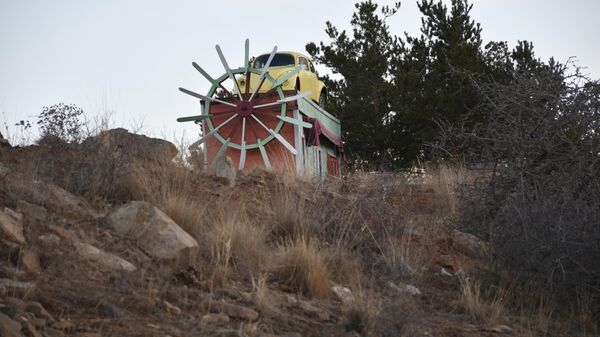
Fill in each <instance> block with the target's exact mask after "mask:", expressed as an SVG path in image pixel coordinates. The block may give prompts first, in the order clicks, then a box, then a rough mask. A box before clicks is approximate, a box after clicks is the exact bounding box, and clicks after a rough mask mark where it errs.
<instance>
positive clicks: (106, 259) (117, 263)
mask: <svg viewBox="0 0 600 337" xmlns="http://www.w3.org/2000/svg"><path fill="white" fill-rule="evenodd" d="M75 250H76V251H77V254H79V257H80V258H81V259H83V260H88V261H93V262H95V263H96V264H98V265H100V266H102V267H105V268H107V269H110V270H115V271H128V272H133V271H135V270H136V268H135V266H134V265H133V264H131V263H130V262H128V261H126V260H124V259H122V258H120V257H118V256H116V255H113V254H110V253H107V252H105V251H103V250H101V249H99V248H96V247H94V246H92V245H90V244H87V243H82V242H76V243H75Z"/></svg>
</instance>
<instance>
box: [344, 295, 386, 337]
mask: <svg viewBox="0 0 600 337" xmlns="http://www.w3.org/2000/svg"><path fill="white" fill-rule="evenodd" d="M380 305H381V302H380V300H378V299H377V297H376V294H375V293H374V292H373V291H369V290H368V289H366V288H363V287H361V286H360V285H359V286H357V287H355V289H354V291H353V293H352V299H351V300H350V301H347V302H345V303H344V304H343V305H342V313H343V315H344V317H345V320H346V321H345V326H346V330H349V331H356V332H358V333H360V334H363V335H365V336H376V334H377V328H378V326H377V324H378V321H377V320H378V318H380V317H379V313H380V310H379V308H380Z"/></svg>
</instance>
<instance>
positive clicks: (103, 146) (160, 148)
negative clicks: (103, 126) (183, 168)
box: [81, 128, 177, 164]
mask: <svg viewBox="0 0 600 337" xmlns="http://www.w3.org/2000/svg"><path fill="white" fill-rule="evenodd" d="M81 146H82V149H83V150H84V152H88V153H96V154H110V156H111V157H112V158H120V159H125V158H130V159H132V158H135V159H141V160H152V159H162V158H166V159H168V160H170V159H172V158H173V157H175V156H176V155H177V148H176V147H175V145H173V144H172V143H170V142H168V141H166V140H163V139H158V138H151V137H147V136H144V135H137V134H133V133H130V132H128V131H127V130H126V129H123V128H117V129H112V130H107V131H103V132H101V133H100V134H98V135H97V136H96V137H90V138H88V139H86V140H85V141H84V142H83V143H82V144H81ZM123 164H126V162H124V163H123Z"/></svg>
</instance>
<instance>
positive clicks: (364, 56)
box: [306, 0, 400, 167]
mask: <svg viewBox="0 0 600 337" xmlns="http://www.w3.org/2000/svg"><path fill="white" fill-rule="evenodd" d="M355 6H356V9H357V12H355V13H354V15H353V16H352V20H351V21H350V23H351V25H352V33H350V34H349V33H347V32H346V31H342V32H339V31H338V29H337V28H335V27H334V26H333V25H332V24H331V22H327V29H326V33H327V35H328V36H329V37H330V38H331V43H330V44H328V45H325V44H324V43H323V42H321V43H320V45H319V46H317V45H316V44H315V43H308V44H307V45H306V50H307V51H308V53H309V54H310V55H311V56H312V57H313V58H314V59H315V60H316V61H317V62H319V63H321V64H324V65H326V66H328V67H329V68H330V69H331V70H332V71H333V73H334V74H335V75H341V78H339V79H337V77H338V76H334V77H326V78H325V82H326V84H327V86H328V88H329V96H330V97H329V101H328V102H329V104H328V106H327V109H328V111H330V112H332V113H334V114H335V115H337V116H338V117H339V118H340V120H341V122H342V125H343V128H342V130H343V133H344V139H345V141H346V144H345V146H346V149H347V153H348V155H349V157H350V158H351V159H353V160H354V163H355V164H358V165H365V166H369V167H381V166H382V165H387V164H388V163H389V162H390V160H391V159H392V158H393V157H394V154H393V153H391V152H390V151H391V150H392V147H391V146H390V145H391V144H390V141H389V137H388V136H389V133H390V131H391V128H392V127H393V126H392V125H391V124H390V123H389V120H390V113H391V107H392V104H391V92H392V90H393V87H392V86H391V83H390V82H389V80H388V79H389V76H390V74H389V60H390V59H391V52H392V50H393V46H394V45H395V44H396V38H395V37H393V36H392V35H391V34H390V32H389V27H388V25H387V24H386V19H387V18H389V17H390V16H392V15H393V14H394V13H395V12H396V11H397V10H398V8H399V7H400V4H399V3H398V4H396V5H395V6H393V7H388V6H383V7H382V8H381V9H380V13H381V15H380V14H378V12H379V11H378V9H379V6H378V5H377V4H375V3H373V2H372V1H370V0H369V1H366V2H361V3H359V4H356V5H355Z"/></svg>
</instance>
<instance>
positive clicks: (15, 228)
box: [0, 208, 26, 245]
mask: <svg viewBox="0 0 600 337" xmlns="http://www.w3.org/2000/svg"><path fill="white" fill-rule="evenodd" d="M0 238H3V239H6V240H9V241H12V242H15V243H18V244H20V245H24V244H25V243H26V241H25V236H24V235H23V223H22V219H21V217H20V216H19V215H17V214H16V213H15V212H14V211H12V210H11V209H8V208H7V209H5V210H4V211H0Z"/></svg>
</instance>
